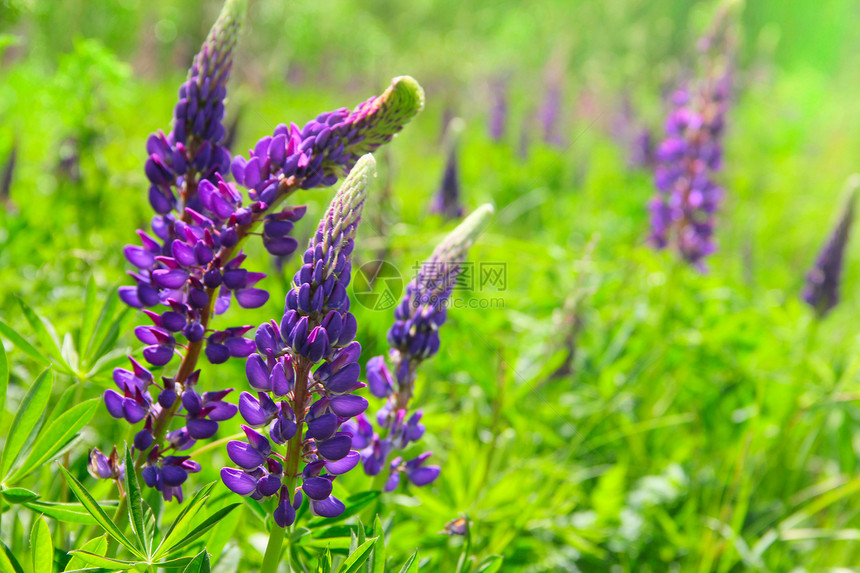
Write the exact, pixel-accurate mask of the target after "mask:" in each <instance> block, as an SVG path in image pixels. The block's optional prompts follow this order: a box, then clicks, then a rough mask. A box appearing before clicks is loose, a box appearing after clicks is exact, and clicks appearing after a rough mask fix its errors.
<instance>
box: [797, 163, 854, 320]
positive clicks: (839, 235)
mask: <svg viewBox="0 0 860 573" xmlns="http://www.w3.org/2000/svg"><path fill="white" fill-rule="evenodd" d="M848 184H849V186H850V191H849V192H848V199H847V201H846V202H845V206H844V208H843V209H842V213H841V215H840V216H839V221H838V222H837V224H836V227H835V228H834V229H833V231H832V232H831V234H830V237H828V239H827V242H826V243H825V244H824V246H823V247H822V249H821V252H820V253H819V254H818V258H817V259H816V260H815V264H814V265H813V266H812V268H811V269H810V270H809V273H808V274H807V275H806V286H805V287H804V289H803V300H804V301H805V302H806V303H807V304H808V305H809V306H811V307H812V308H813V309H814V310H815V314H816V316H817V317H818V318H819V319H820V318H824V317H825V316H826V315H827V314H828V313H829V312H830V311H831V310H833V308H834V307H835V306H836V304H837V303H838V302H839V286H840V277H841V276H842V266H843V261H844V259H845V247H846V246H847V245H848V238H849V235H850V233H851V226H852V225H853V224H854V208H855V207H854V204H855V203H856V202H857V199H856V197H857V188H858V186H860V176H858V175H854V176H852V177H851V179H850V180H849V182H848Z"/></svg>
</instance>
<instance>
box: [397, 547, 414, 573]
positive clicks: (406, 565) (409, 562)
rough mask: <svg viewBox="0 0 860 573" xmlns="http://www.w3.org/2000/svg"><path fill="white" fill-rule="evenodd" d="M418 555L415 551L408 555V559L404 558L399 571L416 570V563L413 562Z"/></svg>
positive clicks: (405, 572) (401, 572) (403, 572)
mask: <svg viewBox="0 0 860 573" xmlns="http://www.w3.org/2000/svg"><path fill="white" fill-rule="evenodd" d="M417 557H418V552H417V551H416V552H415V553H413V554H412V555H410V556H409V559H407V560H406V563H404V564H403V567H401V568H400V573H409V572H410V571H412V570H413V569H414V570H416V571H417V570H418V564H417V563H416V562H415V559H416V558H417Z"/></svg>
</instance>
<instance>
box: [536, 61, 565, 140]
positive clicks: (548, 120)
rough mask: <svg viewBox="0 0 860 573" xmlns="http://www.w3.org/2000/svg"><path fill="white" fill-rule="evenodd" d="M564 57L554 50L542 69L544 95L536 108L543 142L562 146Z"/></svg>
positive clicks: (563, 138)
mask: <svg viewBox="0 0 860 573" xmlns="http://www.w3.org/2000/svg"><path fill="white" fill-rule="evenodd" d="M564 68H565V66H564V58H563V57H562V55H561V52H558V51H557V52H556V53H555V54H554V55H553V57H552V58H551V59H550V60H549V62H547V65H546V69H545V70H544V90H545V91H544V97H543V101H542V102H541V104H540V107H539V109H538V114H537V115H538V123H539V125H540V128H541V138H542V139H543V141H544V143H548V144H550V145H554V146H556V147H563V146H565V145H566V141H565V137H564V135H563V134H562V130H561V129H560V127H562V119H561V118H562V107H561V106H562V90H563V87H564V77H565V70H564Z"/></svg>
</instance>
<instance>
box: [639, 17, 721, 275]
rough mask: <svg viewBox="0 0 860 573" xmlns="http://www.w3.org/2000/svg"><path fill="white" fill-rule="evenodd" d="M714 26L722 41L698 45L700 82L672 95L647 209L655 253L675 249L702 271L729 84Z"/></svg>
mask: <svg viewBox="0 0 860 573" xmlns="http://www.w3.org/2000/svg"><path fill="white" fill-rule="evenodd" d="M719 22H720V25H719V26H718V28H719V30H720V36H721V37H723V39H724V41H723V42H717V41H715V40H714V39H710V40H708V41H706V42H700V46H704V47H705V50H704V51H705V52H706V53H705V54H704V56H705V57H704V58H703V60H704V61H705V63H706V65H707V69H706V72H705V74H704V76H703V77H702V78H701V79H700V80H699V82H698V83H695V84H693V85H692V86H690V87H683V88H681V89H679V90H677V91H676V92H675V93H674V94H673V95H672V98H671V105H672V108H673V109H672V111H671V113H670V114H669V117H668V118H667V120H666V127H665V129H666V138H665V139H664V140H663V141H662V142H661V143H660V144H659V146H658V147H657V150H656V156H655V159H656V167H655V171H654V182H655V185H656V187H657V190H658V193H657V196H656V197H655V198H654V199H653V200H652V201H651V203H650V206H649V209H650V211H651V236H650V240H651V242H652V244H653V245H654V246H656V247H657V248H658V249H662V248H665V247H667V246H671V247H672V248H674V249H677V251H678V253H679V255H680V256H681V258H682V259H683V260H685V261H687V262H688V263H690V264H692V265H694V266H696V267H697V268H699V269H701V270H704V268H705V267H704V263H703V259H704V257H706V256H707V255H709V254H711V253H712V252H714V250H715V248H716V247H715V244H714V241H713V234H714V225H715V220H716V212H717V211H718V209H719V206H720V203H721V201H722V196H723V189H722V188H721V187H720V186H719V185H717V183H716V182H715V181H714V175H715V174H716V173H717V172H718V171H720V169H721V168H722V159H723V150H722V137H723V133H724V131H725V117H726V111H727V109H728V106H729V100H730V96H731V83H732V82H731V80H732V70H731V66H730V62H729V60H730V53H731V49H730V46H731V42H730V41H728V39H727V38H728V25H727V24H725V23H724V22H725V20H724V19H719ZM712 35H713V34H711V35H709V36H708V37H709V38H710V36H712ZM721 47H722V48H721Z"/></svg>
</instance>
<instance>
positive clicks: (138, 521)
mask: <svg viewBox="0 0 860 573" xmlns="http://www.w3.org/2000/svg"><path fill="white" fill-rule="evenodd" d="M125 470H126V471H125V498H126V501H127V503H126V507H128V522H129V523H130V524H131V530H132V531H133V532H134V535H135V537H137V542H138V543H139V544H140V547H141V548H142V549H143V550H144V551H145V552H146V557H147V559H148V558H149V552H150V551H151V550H152V540H147V538H146V531H145V529H144V527H143V504H142V500H141V499H140V485H139V484H138V482H137V472H136V471H135V469H134V459H133V458H132V457H131V449H130V448H126V449H125Z"/></svg>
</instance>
